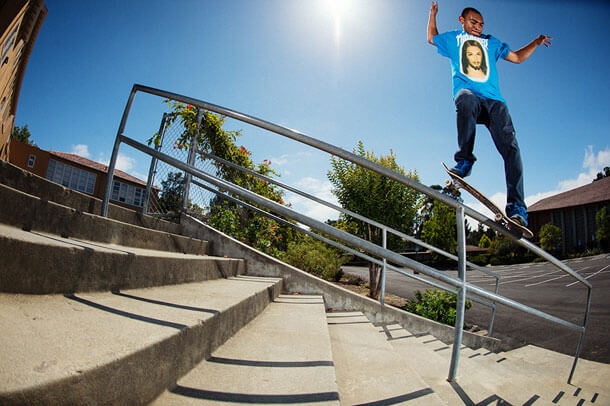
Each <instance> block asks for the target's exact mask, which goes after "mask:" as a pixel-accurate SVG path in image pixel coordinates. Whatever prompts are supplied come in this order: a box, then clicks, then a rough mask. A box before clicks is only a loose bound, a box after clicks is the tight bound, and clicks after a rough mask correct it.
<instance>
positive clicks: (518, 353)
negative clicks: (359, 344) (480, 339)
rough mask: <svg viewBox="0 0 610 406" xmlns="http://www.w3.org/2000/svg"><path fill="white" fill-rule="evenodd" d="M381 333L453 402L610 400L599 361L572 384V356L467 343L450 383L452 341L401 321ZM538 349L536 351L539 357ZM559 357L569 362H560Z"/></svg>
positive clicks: (573, 402)
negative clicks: (411, 329)
mask: <svg viewBox="0 0 610 406" xmlns="http://www.w3.org/2000/svg"><path fill="white" fill-rule="evenodd" d="M379 333H380V334H381V335H384V336H386V337H387V338H388V341H389V342H390V343H391V345H392V346H393V347H394V348H395V349H396V351H397V352H398V353H400V354H401V355H402V356H404V357H407V358H410V359H413V360H414V361H415V362H417V365H418V366H419V367H418V370H417V371H418V373H419V374H420V375H421V376H422V378H423V379H424V380H425V381H426V382H427V383H429V384H430V386H431V387H433V388H434V389H435V390H436V392H437V393H438V394H439V396H441V397H442V398H443V399H444V400H445V401H447V403H448V404H466V405H469V404H495V403H497V402H500V403H501V402H505V403H501V404H512V405H581V406H582V405H600V404H603V405H607V404H610V400H609V398H608V396H607V393H608V383H607V382H608V380H607V379H608V377H607V376H605V379H606V380H605V382H606V383H605V387H606V389H604V388H603V387H599V386H598V384H599V383H600V380H599V379H598V378H597V377H596V376H595V374H594V373H593V371H596V373H598V374H599V373H601V374H602V375H604V374H605V373H604V371H605V370H607V369H608V368H607V367H608V366H606V368H603V367H602V366H603V364H602V365H599V366H600V367H601V368H600V369H597V367H598V365H591V364H590V363H591V361H586V362H583V364H582V365H581V366H580V367H579V368H577V375H575V379H574V382H573V384H572V385H568V384H567V378H568V374H569V371H570V367H571V360H572V359H571V357H568V356H566V355H563V354H558V353H555V352H553V351H549V350H543V349H536V350H532V349H529V350H522V349H520V350H513V351H508V352H506V353H503V354H502V355H501V356H500V355H497V354H493V353H490V352H489V351H487V350H482V349H481V350H472V349H469V348H466V347H463V349H462V350H461V352H460V359H459V364H458V375H457V378H456V379H455V381H454V382H452V383H449V382H447V381H446V379H447V376H448V373H449V365H450V360H451V352H452V346H451V345H446V344H443V343H442V342H441V341H439V340H437V339H435V338H434V337H432V336H415V335H413V334H411V333H409V332H408V331H406V330H404V329H403V328H401V327H400V326H398V325H393V326H384V327H381V328H380V331H379ZM529 347H533V346H529ZM533 348H537V347H533ZM532 353H535V354H536V357H535V359H533V358H532ZM558 357H559V358H561V359H562V360H563V364H562V362H558ZM568 359H569V362H568ZM530 361H531V362H530ZM581 361H585V360H581ZM579 362H580V361H579ZM593 364H597V363H593ZM601 379H602V380H603V377H602V378H601Z"/></svg>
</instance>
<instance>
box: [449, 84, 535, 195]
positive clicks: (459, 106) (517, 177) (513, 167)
mask: <svg viewBox="0 0 610 406" xmlns="http://www.w3.org/2000/svg"><path fill="white" fill-rule="evenodd" d="M455 108H456V112H457V132H458V147H459V150H458V152H456V153H455V156H454V158H455V160H456V161H462V160H468V161H471V162H474V161H476V157H475V156H474V154H473V149H474V139H475V132H476V125H477V123H478V124H485V126H486V127H487V129H488V130H489V132H490V133H491V137H492V138H493V141H494V144H495V145H496V148H497V149H498V152H499V153H500V155H502V158H503V159H504V174H505V177H506V194H507V199H506V203H507V206H509V205H513V204H518V205H521V206H523V207H526V206H525V200H524V196H523V164H522V162H521V153H520V152H519V145H518V144H517V138H516V137H515V128H514V127H513V121H512V120H511V118H510V114H509V113H508V108H507V107H506V104H505V103H503V102H501V101H499V100H491V99H484V98H481V97H478V96H477V95H475V94H474V93H473V92H471V91H470V90H467V89H462V90H460V91H459V92H458V94H457V95H456V97H455Z"/></svg>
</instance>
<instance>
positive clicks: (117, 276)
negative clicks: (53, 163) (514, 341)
mask: <svg viewBox="0 0 610 406" xmlns="http://www.w3.org/2000/svg"><path fill="white" fill-rule="evenodd" d="M99 205H100V203H99V201H97V200H96V199H93V198H91V197H89V196H87V195H84V194H81V193H79V192H75V191H70V190H67V189H65V188H62V187H61V186H59V185H55V184H52V183H51V182H48V181H46V180H44V179H42V178H39V177H36V176H34V175H31V174H26V173H23V172H20V171H19V170H18V169H16V168H14V167H12V166H10V165H9V164H6V163H3V162H0V253H1V255H2V261H1V263H0V332H1V333H0V404H1V405H5V404H6V405H24V404H27V405H38V404H40V405H49V404H52V405H56V404H59V405H80V404H86V405H119V404H120V405H123V404H129V405H131V404H134V405H137V404H155V405H184V404H186V405H188V404H215V405H216V404H220V405H230V404H236V405H238V404H239V405H243V404H316V405H317V404H341V405H352V404H368V405H394V404H413V405H492V404H494V405H508V404H512V405H556V404H560V405H589V404H592V405H604V404H610V396H609V392H610V390H609V386H610V384H609V382H610V366H608V365H605V364H598V363H593V362H589V361H586V360H580V361H579V366H578V368H577V371H576V375H575V378H574V385H567V384H566V383H565V382H566V380H567V375H568V373H569V369H570V366H571V362H572V359H571V357H568V356H565V355H562V354H557V353H553V352H551V351H546V350H543V349H540V348H537V347H531V346H528V347H523V348H520V349H518V350H514V351H511V352H507V353H494V352H491V351H489V350H486V349H482V348H480V349H477V350H473V349H470V348H468V347H464V348H463V349H462V351H461V358H460V365H459V373H458V378H457V380H456V381H455V382H453V383H448V382H447V381H446V377H447V374H448V370H449V358H450V356H451V345H450V344H446V342H447V333H448V331H447V329H448V328H447V327H446V326H436V325H433V323H432V324H431V322H429V321H426V320H421V318H417V317H416V316H412V315H408V314H405V312H400V311H398V310H396V309H390V308H389V307H387V306H385V307H384V306H381V305H379V304H378V303H375V302H374V301H371V300H369V299H366V298H363V297H361V296H358V295H355V294H353V293H351V292H348V291H345V290H343V289H340V288H337V287H335V286H334V285H332V284H328V283H326V282H323V281H320V280H319V279H317V278H314V277H312V276H309V275H306V274H304V273H303V272H302V271H299V270H296V269H294V268H290V267H289V266H287V265H285V264H281V263H278V262H277V261H275V260H273V259H270V258H267V257H264V256H263V255H262V254H258V253H256V252H254V251H252V250H249V249H247V248H244V247H240V246H238V245H239V244H238V242H235V241H234V240H230V239H228V238H227V237H225V236H218V234H217V233H216V234H213V235H212V234H208V235H211V236H213V238H212V240H211V241H209V242H208V241H206V240H205V238H203V237H202V236H203V235H204V234H205V233H201V232H200V231H198V229H194V228H192V227H186V226H184V224H174V223H168V222H165V221H162V220H159V219H153V218H149V217H148V216H142V215H139V214H137V213H134V212H131V211H129V210H126V209H123V208H120V207H118V206H112V205H111V208H110V215H111V216H112V218H101V217H99V216H97V215H96V213H97V212H98V211H97V210H98V209H99ZM200 226H201V225H200ZM208 232H209V230H208ZM248 250H249V251H248ZM223 252H226V253H227V254H223ZM212 253H213V254H215V255H211V254H212ZM242 254H243V255H242ZM224 255H228V256H229V257H232V258H227V257H225V256H224ZM261 258H262V259H261ZM257 275H258V276H257ZM261 275H266V276H261ZM327 309H330V310H331V311H330V312H328V313H327V312H326V311H327ZM335 309H339V310H338V311H336V310H335ZM355 309H359V310H362V312H364V313H365V314H366V316H365V315H364V314H363V313H362V312H360V311H354V310H355ZM392 319H395V321H394V322H392ZM397 321H399V322H400V324H395V323H396V322H397ZM373 322H374V324H373ZM403 326H407V327H408V328H409V330H410V331H412V332H413V333H411V332H409V331H407V330H406V329H405V328H404V327H403ZM430 326H431V327H430ZM426 329H428V330H426ZM425 331H435V336H432V335H429V334H427V333H426V332H425ZM439 332H440V333H439ZM437 337H439V338H441V339H443V341H444V342H443V341H440V340H439V338H437ZM469 340H470V341H469V342H472V343H476V342H479V341H477V338H476V337H469ZM480 342H481V343H487V344H489V343H491V344H492V345H495V344H496V343H494V342H493V341H485V340H482V341H480Z"/></svg>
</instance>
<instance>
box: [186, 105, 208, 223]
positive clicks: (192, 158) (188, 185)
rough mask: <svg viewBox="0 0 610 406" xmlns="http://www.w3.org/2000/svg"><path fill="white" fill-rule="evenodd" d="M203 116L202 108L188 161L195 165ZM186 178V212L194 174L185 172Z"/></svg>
mask: <svg viewBox="0 0 610 406" xmlns="http://www.w3.org/2000/svg"><path fill="white" fill-rule="evenodd" d="M202 116H203V111H202V110H201V109H197V128H196V130H195V132H194V133H193V135H192V136H191V147H190V149H189V156H188V161H187V163H188V164H189V165H190V166H195V154H196V152H197V135H198V133H199V125H200V124H201V117H202ZM185 175H186V177H185V180H184V191H183V194H182V211H183V212H186V211H187V209H188V202H189V192H190V190H191V180H192V175H191V174H190V173H188V172H185Z"/></svg>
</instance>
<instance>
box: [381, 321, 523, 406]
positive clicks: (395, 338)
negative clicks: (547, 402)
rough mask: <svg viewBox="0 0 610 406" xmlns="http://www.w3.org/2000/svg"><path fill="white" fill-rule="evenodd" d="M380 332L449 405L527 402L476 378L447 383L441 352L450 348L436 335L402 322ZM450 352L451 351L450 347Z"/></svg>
mask: <svg viewBox="0 0 610 406" xmlns="http://www.w3.org/2000/svg"><path fill="white" fill-rule="evenodd" d="M378 334H379V336H380V337H383V338H385V339H387V340H388V342H389V343H390V344H391V346H392V347H393V348H394V349H395V351H396V353H397V357H398V356H400V357H402V358H403V359H407V360H409V361H410V363H411V364H412V365H414V366H415V369H416V371H417V373H418V374H419V375H420V377H421V379H423V381H424V382H426V384H427V385H428V386H429V387H430V388H432V390H434V392H435V393H436V394H437V396H439V397H440V398H441V399H442V400H443V401H444V402H445V403H446V404H448V405H462V404H464V405H475V404H483V405H487V404H505V403H501V402H506V401H508V402H510V404H524V403H525V402H526V401H527V399H524V400H523V401H522V402H521V403H518V402H514V401H511V400H509V399H504V398H501V397H499V396H498V395H497V394H496V393H495V392H494V391H493V390H491V389H490V388H488V387H486V386H485V385H484V384H483V383H482V382H479V381H476V380H474V381H473V380H465V381H463V382H462V381H458V382H454V383H449V382H447V377H448V374H449V362H448V361H447V360H446V359H445V358H444V357H442V356H441V355H440V354H439V353H441V352H444V351H447V349H446V348H445V347H446V346H445V344H443V343H442V342H440V341H438V340H434V338H433V337H432V338H430V337H425V336H420V337H418V336H416V335H413V334H411V333H409V332H408V331H406V330H405V329H403V328H402V327H401V326H399V325H389V326H383V327H380V328H379V329H378ZM449 351H450V350H449Z"/></svg>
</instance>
